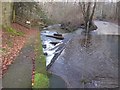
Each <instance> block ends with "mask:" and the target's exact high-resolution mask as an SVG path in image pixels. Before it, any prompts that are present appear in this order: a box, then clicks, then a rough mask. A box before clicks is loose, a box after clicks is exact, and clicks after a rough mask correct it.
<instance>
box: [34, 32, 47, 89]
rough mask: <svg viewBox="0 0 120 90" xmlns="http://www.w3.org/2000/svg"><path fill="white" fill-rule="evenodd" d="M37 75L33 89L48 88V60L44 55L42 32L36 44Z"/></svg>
mask: <svg viewBox="0 0 120 90" xmlns="http://www.w3.org/2000/svg"><path fill="white" fill-rule="evenodd" d="M35 52H36V57H35V74H34V84H33V88H48V87H49V79H48V77H47V71H46V60H45V56H44V55H43V50H42V44H41V40H40V32H39V33H38V36H37V39H36V44H35Z"/></svg>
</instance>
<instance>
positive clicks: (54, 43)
mask: <svg viewBox="0 0 120 90" xmlns="http://www.w3.org/2000/svg"><path fill="white" fill-rule="evenodd" d="M50 43H51V44H53V45H56V44H58V43H59V42H50Z"/></svg>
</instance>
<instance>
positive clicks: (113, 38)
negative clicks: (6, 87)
mask: <svg viewBox="0 0 120 90" xmlns="http://www.w3.org/2000/svg"><path fill="white" fill-rule="evenodd" d="M96 24H99V25H97V26H98V28H99V29H98V30H99V31H98V30H96V31H93V32H91V33H90V34H89V35H88V36H87V37H86V36H85V35H84V33H82V31H83V30H82V29H78V30H76V31H75V32H73V33H70V34H68V33H65V34H64V36H65V39H64V40H63V41H59V42H60V44H58V45H57V46H58V47H57V48H54V47H56V46H50V48H49V50H48V48H47V50H48V53H49V51H50V49H52V48H54V49H53V50H52V52H50V54H49V55H48V56H46V60H47V61H49V62H48V63H47V64H46V66H47V65H48V64H49V63H50V62H51V60H52V58H53V57H54V55H55V54H54V53H55V52H56V50H58V48H59V47H60V46H61V47H65V48H64V49H62V52H60V54H59V56H57V58H56V59H55V61H54V63H53V64H52V66H51V67H50V68H49V69H48V71H49V72H51V73H52V74H55V75H57V76H60V77H61V78H62V79H61V80H64V82H65V84H66V85H67V88H114V87H118V50H119V49H118V45H119V43H120V42H118V40H119V37H120V36H119V33H117V32H118V27H117V26H116V25H114V24H111V23H108V22H99V21H98V22H96ZM100 25H102V26H100ZM111 27H112V28H111ZM100 29H102V30H100ZM103 29H104V30H105V31H104V30H103ZM111 29H112V30H113V31H112V30H111ZM49 31H50V30H49V29H48V31H47V32H49ZM53 31H54V30H51V31H50V32H53ZM107 32H108V33H107ZM53 33H56V32H55V31H54V32H53ZM43 38H44V40H43ZM42 40H43V42H44V41H47V43H48V41H50V40H53V38H52V39H50V38H48V37H47V38H46V37H45V36H44V35H43V36H42ZM53 41H54V40H53ZM55 41H56V39H55ZM68 41H69V42H68ZM66 42H67V43H66ZM65 43H66V44H65ZM48 46H49V43H48ZM59 50H61V48H60V49H59ZM59 50H58V51H59ZM44 51H45V50H44ZM52 55H53V56H52ZM48 57H51V58H48ZM53 78H54V79H53ZM50 80H51V78H50ZM52 80H53V82H57V81H58V84H61V82H59V80H57V79H56V77H52ZM54 85H55V84H54V83H53V86H54ZM55 86H56V85H55ZM55 86H54V87H55ZM63 86H64V85H63Z"/></svg>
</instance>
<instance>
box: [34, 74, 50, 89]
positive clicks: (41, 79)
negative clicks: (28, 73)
mask: <svg viewBox="0 0 120 90" xmlns="http://www.w3.org/2000/svg"><path fill="white" fill-rule="evenodd" d="M34 80H35V84H34V87H33V88H46V87H48V86H49V82H48V77H47V76H46V75H44V74H40V73H37V74H35V79H34Z"/></svg>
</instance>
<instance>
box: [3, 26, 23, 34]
mask: <svg viewBox="0 0 120 90" xmlns="http://www.w3.org/2000/svg"><path fill="white" fill-rule="evenodd" d="M3 28H4V29H5V30H6V31H7V32H8V33H9V34H10V35H13V36H24V33H23V32H21V31H17V30H15V29H14V28H12V27H9V26H3Z"/></svg>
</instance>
